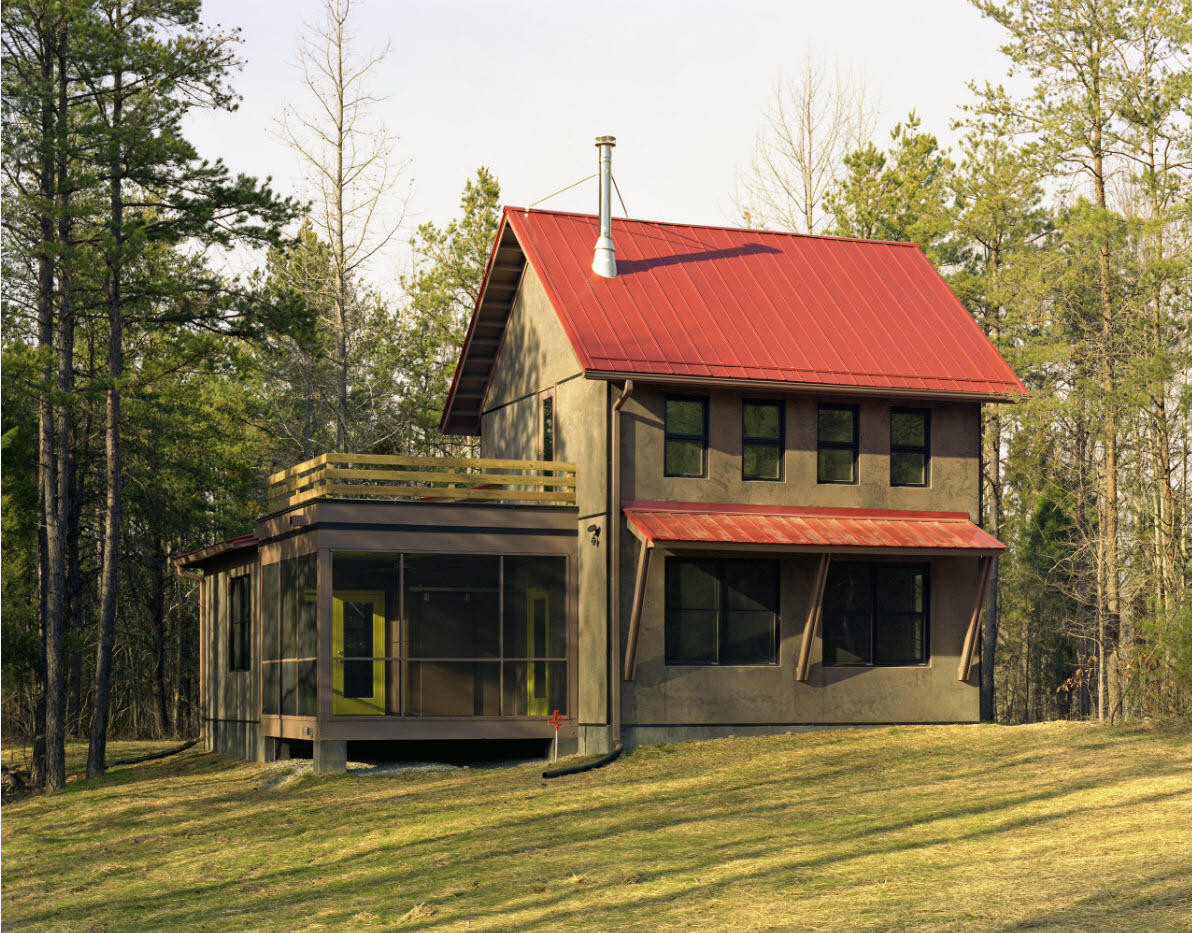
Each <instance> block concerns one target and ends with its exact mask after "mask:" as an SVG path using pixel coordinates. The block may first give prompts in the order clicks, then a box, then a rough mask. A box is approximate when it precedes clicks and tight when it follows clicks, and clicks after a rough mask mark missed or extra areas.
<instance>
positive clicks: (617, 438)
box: [608, 379, 633, 748]
mask: <svg viewBox="0 0 1192 933" xmlns="http://www.w3.org/2000/svg"><path fill="white" fill-rule="evenodd" d="M632 394H633V380H632V379H626V380H625V387H624V389H622V390H621V397H620V398H618V399H617V400H616V401H615V402H613V442H612V460H613V462H612V472H613V475H612V482H611V483H610V484H609V486H610V487H611V489H612V500H613V501H612V503H611V507H610V509H609V523H610V525H611V526H612V527H611V528H610V534H609V559H610V561H611V562H612V568H611V570H610V572H609V575H608V578H609V587H610V588H611V592H610V594H609V626H608V709H609V720H610V723H611V725H612V727H613V747H614V748H615V747H616V746H618V745H620V744H621V676H620V674H621V409H622V408H623V407H625V403H626V402H627V401H629V396H631V395H632Z"/></svg>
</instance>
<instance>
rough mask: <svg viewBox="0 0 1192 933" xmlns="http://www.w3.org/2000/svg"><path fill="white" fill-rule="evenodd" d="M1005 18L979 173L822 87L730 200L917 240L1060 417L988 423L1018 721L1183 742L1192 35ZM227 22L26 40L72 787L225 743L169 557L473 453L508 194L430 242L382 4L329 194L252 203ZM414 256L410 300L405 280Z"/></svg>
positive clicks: (470, 209)
mask: <svg viewBox="0 0 1192 933" xmlns="http://www.w3.org/2000/svg"><path fill="white" fill-rule="evenodd" d="M974 6H976V7H977V8H978V9H979V10H980V11H981V12H982V14H983V15H984V16H986V17H988V18H989V19H990V20H992V21H993V22H996V23H997V24H999V25H1000V27H1001V28H1002V29H1003V31H1004V39H1005V45H1004V47H1003V52H1004V54H1005V56H1006V59H1007V64H1008V65H1009V66H1010V67H1011V69H1012V70H1013V71H1015V73H1016V78H1017V83H1016V84H1014V85H1012V89H1010V90H1008V89H1006V88H1003V87H1000V86H995V85H977V84H974V85H972V86H970V89H969V91H970V93H969V97H968V102H967V103H966V104H964V105H962V107H961V108H960V111H959V113H960V116H959V118H958V120H957V121H956V124H955V125H954V126H953V127H951V128H950V129H951V130H952V131H954V132H955V133H956V134H957V135H956V138H957V139H958V142H957V144H956V146H955V148H954V150H951V151H949V150H946V149H944V148H943V147H942V146H941V144H940V142H939V135H938V134H939V130H938V129H933V128H931V127H925V126H924V125H923V124H922V121H921V120H920V118H919V117H918V116H917V114H916V113H915V112H914V111H912V112H911V113H910V114H908V115H907V116H906V117H905V118H904V119H903V120H901V121H900V122H899V123H898V124H897V125H896V126H895V128H894V130H893V132H892V133H891V134H890V135H889V136H888V137H885V138H880V139H879V138H875V136H874V132H875V126H876V125H877V120H876V108H875V105H874V103H873V101H872V98H871V95H870V94H869V92H868V89H867V87H866V86H865V84H864V82H863V81H860V80H858V79H857V78H855V77H854V76H852V75H850V74H848V73H846V72H842V71H841V70H840V69H839V68H836V67H834V66H832V65H830V64H827V63H824V62H817V61H815V60H813V59H811V58H808V59H807V60H806V62H805V64H804V66H803V67H802V69H801V70H800V71H798V72H797V73H796V74H794V75H793V76H789V77H788V78H786V79H784V80H782V81H780V82H779V83H778V84H777V85H776V87H775V89H774V94H773V97H772V99H771V101H770V102H769V105H768V107H766V109H765V111H764V113H763V115H762V128H761V130H760V131H759V133H758V135H757V138H756V140H755V141H754V143H755V144H754V158H753V159H752V161H751V163H750V164H749V165H747V166H745V167H743V168H742V169H741V171H740V173H739V177H738V178H737V179H736V183H735V186H732V185H731V183H728V184H726V189H727V188H729V187H732V194H733V196H734V198H735V203H736V209H737V212H738V215H739V220H740V222H741V223H743V224H744V225H748V226H757V227H768V228H771V229H789V230H795V231H799V232H805V233H829V234H840V235H847V236H863V237H877V238H882V239H892V240H911V241H915V242H918V243H920V244H921V245H922V247H923V249H924V250H925V252H926V253H927V255H928V256H929V258H930V259H931V260H932V261H933V262H934V263H935V264H936V266H937V267H938V268H939V269H940V270H941V272H943V273H944V275H945V276H946V277H947V278H948V280H949V282H950V284H951V285H952V287H953V289H954V290H955V291H956V293H957V295H958V296H959V297H960V298H961V300H962V301H963V302H964V304H965V306H966V307H967V308H968V309H969V311H970V313H972V315H973V316H974V318H975V320H976V321H977V322H978V323H979V324H980V326H981V327H982V328H983V329H984V330H985V332H986V333H987V334H988V335H989V336H990V338H991V339H992V340H993V341H994V343H995V344H996V345H997V346H998V348H999V349H1000V350H1001V351H1002V353H1003V354H1004V355H1005V356H1006V358H1007V359H1008V360H1009V362H1010V363H1011V365H1013V366H1014V368H1015V370H1016V371H1017V372H1018V373H1019V375H1020V377H1021V378H1022V379H1023V381H1024V382H1025V383H1026V385H1027V386H1028V388H1029V389H1030V393H1031V394H1030V397H1029V399H1028V400H1027V401H1025V402H1022V403H1019V404H1015V405H992V406H987V408H986V412H985V417H984V422H983V425H984V448H983V515H982V516H981V518H982V523H983V525H984V526H985V527H986V528H988V529H989V530H990V531H992V532H993V533H994V534H995V535H997V536H998V537H1000V538H1001V539H1002V540H1004V541H1005V542H1006V543H1007V544H1009V545H1010V551H1009V554H1008V556H1006V557H1004V558H1003V559H1002V561H1001V566H1000V569H999V572H998V577H997V580H996V585H995V586H994V587H992V588H991V594H990V599H989V602H988V604H987V606H986V613H985V617H984V623H983V624H984V631H983V634H984V639H983V658H982V664H981V665H980V670H981V672H982V715H983V717H984V718H987V719H991V720H996V721H1000V722H1007V723H1012V722H1029V721H1036V720H1040V719H1048V718H1056V717H1072V718H1101V719H1119V718H1125V719H1130V718H1138V717H1144V716H1151V717H1169V716H1186V715H1187V714H1188V713H1189V712H1190V711H1192V589H1190V585H1189V584H1190V582H1192V562H1190V554H1189V505H1190V502H1192V489H1190V487H1189V475H1188V474H1189V465H1190V460H1192V449H1190V445H1192V441H1190V433H1192V432H1190V430H1189V418H1190V416H1192V386H1190V369H1192V337H1190V334H1189V322H1190V320H1192V313H1190V308H1189V304H1190V298H1189V285H1190V284H1192V282H1190V280H1189V277H1190V271H1192V270H1190V268H1189V235H1190V233H1192V188H1190V185H1189V182H1190V181H1192V129H1190V118H1192V77H1190V75H1189V69H1188V63H1189V53H1190V51H1192V26H1190V24H1192V6H1190V5H1189V4H1187V3H1184V2H1180V3H1174V4H1173V3H1171V2H1158V0H1139V2H1135V3H1130V2H1124V0H1006V2H1002V3H995V2H992V0H977V2H974ZM201 14H202V10H201V6H200V4H199V2H197V0H139V2H131V0H13V2H10V3H7V4H5V7H4V10H3V14H2V15H3V24H2V27H3V105H4V115H3V133H4V137H3V144H4V151H3V167H4V176H3V185H4V188H3V206H4V210H3V215H4V219H3V283H4V287H3V333H2V336H3V411H2V418H3V424H2V436H3V477H4V484H3V565H2V572H3V604H2V606H3V616H2V637H3V643H2V646H0V657H2V663H3V671H2V674H0V676H2V680H3V692H2V715H3V723H2V724H3V736H4V739H5V741H18V740H19V741H28V742H30V744H31V747H32V748H33V750H34V751H33V756H32V762H31V764H32V768H33V778H34V780H35V781H36V782H38V783H41V784H43V785H44V786H46V787H47V788H50V789H54V788H56V787H60V786H62V784H63V782H64V780H65V772H64V765H63V760H64V759H63V751H62V749H63V742H64V739H65V738H66V737H67V736H86V737H88V739H89V742H90V754H89V764H88V770H89V772H90V773H92V774H98V773H102V771H103V769H104V761H105V754H104V753H105V744H106V741H107V737H108V735H109V734H118V735H121V736H130V737H131V736H139V737H159V736H167V735H178V736H185V735H191V734H193V733H194V732H195V731H196V729H197V718H196V707H195V699H196V697H197V692H198V685H197V674H198V672H197V651H196V640H197V618H196V605H197V600H195V599H194V597H193V593H192V589H193V586H194V582H193V581H192V580H189V579H186V578H182V577H179V576H178V575H177V574H176V573H175V572H174V568H173V566H172V565H171V563H170V559H169V558H170V556H171V555H172V554H176V553H178V552H180V551H183V550H186V549H188V548H192V547H196V546H200V545H203V544H208V543H212V542H214V541H217V540H220V539H222V538H225V537H228V536H231V535H235V534H239V533H243V532H244V531H245V530H246V529H248V528H250V527H251V526H252V523H253V521H254V519H255V517H256V516H257V515H258V514H259V511H260V508H261V503H262V501H263V484H264V478H265V476H267V475H268V474H269V473H270V472H272V471H274V470H276V469H278V468H283V467H287V466H290V465H292V464H294V463H296V462H298V461H300V460H304V459H308V458H309V457H311V456H313V455H316V454H318V453H322V452H324V451H329V450H336V451H346V452H363V451H367V452H372V453H398V454H458V453H466V452H467V448H466V445H465V446H463V447H461V446H460V445H459V444H458V443H457V440H456V439H453V438H445V437H443V436H441V435H439V434H438V432H437V424H438V418H439V413H440V411H441V409H442V404H443V399H444V396H445V394H446V391H447V387H448V385H449V380H450V376H451V373H452V371H453V367H454V362H455V358H456V354H457V352H458V348H459V344H460V341H461V339H462V335H463V331H464V328H465V327H466V324H467V320H468V317H469V315H470V313H471V310H472V307H473V305H474V303H475V300H476V297H477V292H478V289H479V286H480V279H481V275H482V272H483V267H484V263H485V260H486V258H487V254H488V249H489V247H490V245H491V240H492V236H493V234H494V233H495V231H496V225H497V220H498V217H499V209H500V207H499V205H500V189H499V185H498V182H497V179H496V178H495V177H494V176H493V174H492V173H491V172H490V171H489V170H488V169H486V168H483V167H482V168H479V169H478V170H477V171H476V172H475V174H474V176H473V177H471V178H469V179H467V181H466V183H465V186H464V190H463V193H462V196H461V198H460V205H459V213H458V215H457V217H456V219H455V220H453V221H451V222H450V223H447V224H442V225H436V224H435V223H423V224H421V225H419V226H417V227H416V228H415V229H414V230H413V231H412V234H411V230H410V229H409V227H408V225H407V223H406V219H405V215H404V209H403V208H404V205H405V204H406V203H407V200H406V199H407V196H408V191H409V185H410V177H409V176H410V166H409V164H408V163H406V162H403V161H402V160H401V159H400V158H399V157H398V153H399V152H400V148H399V147H398V145H397V144H396V140H395V138H394V137H393V136H392V135H391V134H390V133H389V132H388V131H387V130H386V128H385V127H384V125H383V121H382V120H381V119H380V116H381V115H382V114H383V111H384V100H383V97H382V96H381V95H380V93H379V91H378V88H377V87H376V82H375V77H376V73H377V68H378V67H379V65H380V64H381V63H382V62H383V61H384V58H385V55H386V50H385V49H381V50H380V51H378V52H367V53H364V52H361V51H360V49H359V47H358V45H357V44H355V43H354V42H353V22H354V20H353V11H352V9H351V6H350V4H349V2H348V0H327V3H326V7H325V9H324V10H323V15H322V18H321V20H320V21H319V22H318V23H317V24H315V25H316V28H314V29H313V30H310V31H308V32H306V33H305V34H304V37H303V39H302V41H301V44H300V47H299V49H298V52H297V57H298V61H299V63H300V65H301V70H300V74H301V81H302V84H301V87H299V88H297V89H296V91H295V94H294V104H293V106H292V107H287V109H286V110H285V112H284V113H281V114H279V115H278V125H277V133H278V135H279V136H280V137H281V138H282V139H284V140H285V141H286V143H287V145H288V146H289V147H290V148H291V149H292V151H293V153H294V156H295V159H296V161H297V163H298V164H300V165H302V166H303V170H304V172H303V179H304V182H303V185H302V188H301V190H297V191H295V192H293V196H292V197H291V196H287V195H285V194H279V193H278V192H276V191H274V190H272V189H271V187H270V186H269V184H268V183H267V182H261V181H260V180H258V179H254V178H250V177H247V176H244V175H237V174H234V173H233V172H232V171H231V169H230V168H229V167H228V166H226V165H224V164H223V162H222V161H220V160H218V159H215V160H210V154H208V153H203V152H201V151H200V150H199V148H197V147H196V146H195V145H194V144H193V142H192V141H191V140H189V139H188V138H187V136H186V133H185V132H184V127H185V126H187V125H188V124H187V120H188V119H189V118H190V116H191V115H193V114H194V113H196V112H199V111H204V110H210V111H222V110H228V109H231V108H234V107H235V106H237V104H238V99H237V96H236V93H235V88H234V85H233V79H234V77H235V75H236V69H237V66H238V64H239V60H238V55H239V51H238V36H237V33H236V32H235V31H234V30H231V31H229V30H225V29H223V28H222V27H218V26H214V27H213V26H209V25H207V24H205V23H204V22H203V20H202V16H201ZM1021 88H1025V90H1021ZM483 159H484V151H483V145H482V141H481V140H478V141H477V160H478V161H480V160H483ZM667 219H677V218H667ZM403 239H404V240H408V241H409V253H408V254H409V262H408V266H407V269H406V271H405V273H404V274H402V275H399V276H397V277H395V278H390V277H387V276H384V275H379V274H378V273H377V268H376V267H377V264H378V257H380V256H382V255H383V254H384V252H385V250H386V248H387V247H388V246H390V245H391V244H392V243H394V242H395V241H398V240H403ZM230 256H236V257H240V258H241V259H243V258H244V257H249V265H250V267H251V271H249V272H248V273H245V274H235V273H234V272H233V271H232V268H233V265H234V264H232V263H230V262H229V257H230Z"/></svg>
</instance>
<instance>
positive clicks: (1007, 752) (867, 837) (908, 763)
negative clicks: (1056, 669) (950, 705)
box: [2, 723, 1192, 933]
mask: <svg viewBox="0 0 1192 933" xmlns="http://www.w3.org/2000/svg"><path fill="white" fill-rule="evenodd" d="M147 744H148V743H146V745H147ZM168 744H169V743H159V745H168ZM141 747H145V746H141ZM131 753H132V749H131V748H129V747H124V746H121V747H118V748H115V749H113V753H112V757H121V756H122V755H123V754H131ZM75 760H77V753H76V754H75V755H72V761H75ZM279 776H280V772H279V771H277V770H276V769H273V770H270V769H268V768H266V767H265V766H261V765H255V764H247V763H243V762H236V761H232V760H230V759H227V758H222V757H219V756H216V755H211V754H207V753H205V752H200V751H198V750H196V749H191V750H189V751H187V752H184V753H183V754H181V755H179V756H177V757H175V758H172V759H165V760H162V761H155V762H147V763H144V764H140V765H133V766H128V767H120V768H115V769H113V770H112V771H110V772H109V774H108V775H107V776H106V777H104V778H103V779H101V780H98V781H87V780H82V779H78V780H73V781H71V782H70V783H69V784H68V786H67V788H66V790H65V791H63V792H62V793H60V794H58V795H56V796H54V797H39V798H32V799H27V800H22V801H18V802H17V803H14V804H10V805H8V806H6V807H5V808H4V811H3V825H2V832H3V904H2V909H3V922H4V929H5V931H6V933H7V931H16V930H23V929H30V930H33V929H36V930H103V929H122V930H123V929H132V930H187V931H189V930H240V929H279V930H390V929H395V928H396V929H402V930H407V929H409V930H465V929H467V930H533V929H540V930H546V929H554V930H593V931H596V930H600V931H603V930H651V931H654V930H686V929H692V928H695V929H706V930H824V931H838V930H981V931H986V930H1019V929H1030V930H1088V931H1101V930H1111V931H1113V933H1124V931H1128V930H1146V931H1157V930H1184V931H1187V930H1192V733H1189V732H1188V731H1187V730H1176V729H1168V728H1137V729H1130V730H1122V729H1109V728H1102V727H1097V726H1092V725H1084V724H1066V723H1050V724H1046V725H1037V726H1020V727H1013V728H1007V727H997V726H939V727H931V726H924V727H903V728H894V729H881V730H871V731H856V732H825V733H814V734H804V735H792V736H774V737H767V738H737V739H722V740H718V741H713V742H700V743H691V744H685V745H675V746H656V747H650V748H642V749H638V750H636V751H634V752H632V753H630V754H627V755H625V756H624V757H622V759H621V760H620V761H618V762H616V763H615V764H613V765H611V766H609V767H608V768H605V769H603V770H600V771H594V772H589V773H587V774H582V775H577V776H573V777H567V778H561V779H558V780H554V781H543V780H542V779H541V777H540V767H535V766H525V767H515V768H507V769H501V770H470V769H457V770H452V771H407V772H401V773H398V774H391V775H384V776H364V775H359V776H358V775H336V776H332V777H327V778H322V779H319V778H315V777H312V776H307V777H303V778H300V779H297V780H292V781H288V782H287V781H279Z"/></svg>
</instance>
